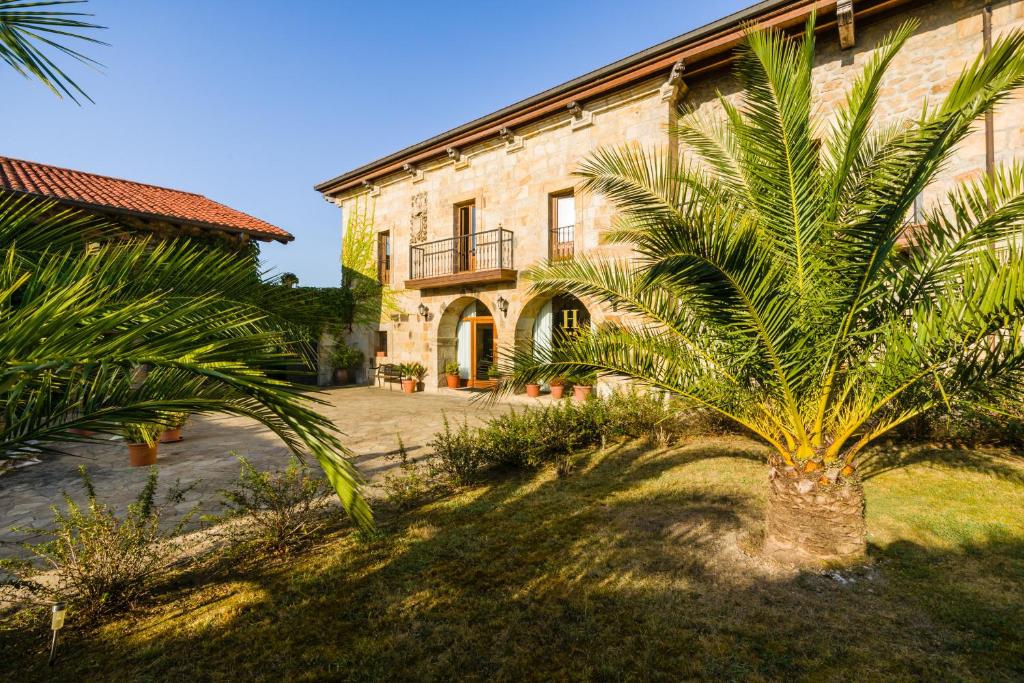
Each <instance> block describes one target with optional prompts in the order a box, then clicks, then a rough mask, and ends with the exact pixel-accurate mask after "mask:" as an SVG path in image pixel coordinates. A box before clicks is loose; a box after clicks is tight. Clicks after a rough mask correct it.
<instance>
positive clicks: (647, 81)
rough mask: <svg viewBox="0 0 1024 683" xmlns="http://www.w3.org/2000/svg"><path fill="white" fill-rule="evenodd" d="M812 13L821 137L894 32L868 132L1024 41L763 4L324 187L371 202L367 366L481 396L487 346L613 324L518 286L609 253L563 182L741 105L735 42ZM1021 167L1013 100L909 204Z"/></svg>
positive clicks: (969, 7)
mask: <svg viewBox="0 0 1024 683" xmlns="http://www.w3.org/2000/svg"><path fill="white" fill-rule="evenodd" d="M812 11H816V12H817V16H818V21H817V26H818V53H817V66H816V68H815V83H814V88H815V96H816V98H817V102H816V105H817V109H818V114H819V116H820V118H821V119H822V120H823V121H826V122H827V121H828V120H829V117H830V115H831V112H832V111H833V109H834V108H835V107H836V105H838V104H839V103H841V101H842V98H843V96H844V93H845V92H846V89H847V87H848V86H849V85H850V84H851V82H852V81H853V79H854V78H855V77H856V75H857V74H859V73H860V70H861V67H862V65H863V63H864V62H865V61H866V60H867V59H868V58H869V57H870V56H871V53H872V49H873V46H874V45H875V44H876V43H877V42H878V41H879V40H880V39H881V38H882V37H883V36H884V35H885V34H886V33H888V32H889V31H891V30H892V29H894V28H895V27H897V26H898V25H899V24H900V23H902V22H903V21H906V20H907V19H911V18H914V19H916V20H917V21H918V22H919V27H918V29H917V31H916V33H915V35H914V36H913V37H912V38H911V39H910V41H909V42H908V44H907V45H906V47H905V48H904V50H903V51H902V53H901V54H900V55H899V57H898V58H897V60H896V61H895V62H894V64H893V65H892V68H891V69H890V71H889V74H888V77H887V80H886V81H885V82H884V86H883V91H882V96H881V101H880V105H879V109H878V112H879V118H880V120H879V121H878V122H877V123H878V124H879V125H885V124H886V123H887V122H890V121H897V120H905V119H908V118H911V117H913V116H915V115H917V114H918V113H919V112H920V109H921V106H922V104H923V102H924V101H925V100H926V99H927V100H929V101H931V102H933V103H934V102H938V101H939V100H940V99H941V98H942V97H943V96H944V95H945V93H946V92H947V91H948V89H949V87H950V84H951V83H952V81H953V80H954V79H955V78H956V77H957V75H958V74H959V73H960V71H961V70H962V69H963V68H964V66H965V65H966V64H968V63H969V62H970V61H971V60H972V59H974V57H975V56H976V55H977V54H978V53H979V52H981V51H982V50H983V49H984V46H985V45H986V41H987V40H989V39H990V38H991V36H993V35H994V36H998V35H999V34H1000V32H1003V31H1005V30H1007V29H1009V28H1013V27H1018V26H1022V25H1024V18H1022V15H1024V1H1021V0H1012V1H1010V0H1003V1H1002V2H986V1H985V0H933V1H931V2H920V1H918V2H914V1H912V0H852V1H851V0H844V1H840V2H828V1H824V0H803V1H795V2H794V1H779V0H769V1H767V2H761V3H759V4H756V5H754V6H752V7H750V8H748V9H746V10H744V11H741V12H738V13H736V14H733V15H731V16H728V17H725V18H723V19H721V20H720V21H717V22H714V23H712V24H709V25H707V26H704V27H701V28H699V29H696V30H694V31H691V32H690V33H687V34H685V35H682V36H679V37H678V38H674V39H672V40H669V41H666V42H664V43H662V44H660V45H656V46H654V47H652V48H650V49H648V50H644V51H643V52H640V53H637V54H635V55H632V56H630V57H627V58H625V59H623V60H621V61H618V62H616V63H614V64H611V65H609V66H606V67H604V68H602V69H598V70H596V71H594V72H591V73H589V74H586V75H584V76H581V77H579V78H577V79H574V80H572V81H569V82H568V83H564V84H562V85H559V86H557V87H554V88H551V89H550V90H547V91H545V92H542V93H540V94H538V95H536V96H534V97H530V98H528V99H526V100H523V101H521V102H518V103H516V104H513V105H511V106H509V107H506V108H505V109H502V110H500V111H497V112H494V113H493V114H490V115H487V116H484V117H482V118H480V119H477V120H475V121H471V122H470V123H467V124H465V125H463V126H460V127H458V128H455V129H453V130H450V131H447V132H445V133H442V134H440V135H438V136H436V137H433V138H431V139H429V140H425V141H423V142H421V143H419V144H416V145H413V146H411V147H408V148H406V149H403V150H400V151H398V152H395V153H394V154H391V155H389V156H387V157H384V158H382V159H378V160H376V161H374V162H371V163H369V164H366V165H364V166H361V167H359V168H356V169H354V170H352V171H349V172H347V173H344V174H342V175H340V176H337V177H336V178H332V179H330V180H327V181H325V182H323V183H321V184H319V185H317V186H316V190H317V191H319V192H321V193H322V194H323V195H324V197H325V198H326V199H327V200H328V201H332V202H334V203H335V204H337V205H338V206H339V207H340V208H341V210H342V212H343V214H344V213H345V212H346V211H350V210H352V207H353V204H354V202H357V201H370V202H372V203H373V205H374V212H375V214H374V215H375V221H374V229H375V230H376V231H377V239H378V249H377V254H378V270H379V273H380V276H381V278H382V279H385V280H387V281H388V282H390V284H391V286H392V287H393V288H394V289H395V290H396V293H397V299H398V302H399V308H400V310H399V311H398V312H394V313H391V314H389V315H385V316H382V322H381V323H380V325H379V326H378V327H377V328H376V329H368V330H356V331H355V332H354V333H353V336H352V339H351V340H350V341H351V342H352V343H355V344H357V345H359V346H361V347H362V348H363V349H364V350H365V351H367V352H369V353H368V356H371V357H372V356H373V355H374V354H373V351H382V352H384V354H385V357H386V358H387V359H388V361H389V362H411V361H418V362H420V363H423V364H424V365H425V366H426V367H427V368H428V370H429V375H428V378H427V381H426V386H427V387H428V389H432V388H436V387H438V386H442V385H444V378H443V377H442V368H443V366H444V364H445V362H446V361H450V360H457V361H458V362H459V365H460V373H461V376H462V378H463V380H464V383H466V384H467V385H470V386H473V385H486V384H487V367H488V364H489V363H490V361H491V359H492V358H493V357H494V354H495V353H496V349H497V348H499V347H502V348H504V347H508V346H511V345H513V344H517V343H519V344H521V343H526V342H530V341H540V342H543V341H544V340H545V339H549V338H550V336H551V335H552V332H553V330H554V329H555V328H556V327H558V326H567V327H571V326H573V325H579V324H586V322H587V321H588V320H591V321H595V322H600V321H601V320H603V319H606V318H607V317H608V316H609V315H613V313H612V312H610V311H604V310H601V309H600V308H599V307H597V306H594V305H593V304H592V302H587V301H583V302H580V301H576V300H575V299H573V298H572V297H568V296H565V295H562V296H559V295H555V296H551V295H545V296H536V295H534V294H532V293H531V292H530V286H529V283H527V282H525V281H524V280H523V279H522V278H521V277H520V273H521V272H522V271H523V270H524V269H526V268H528V267H530V266H531V265H533V264H535V263H537V262H539V261H541V260H543V259H547V258H562V257H565V256H570V255H572V254H574V253H584V252H585V253H601V254H605V255H613V254H615V252H616V250H620V249H623V247H622V246H616V245H609V244H603V243H602V240H601V233H602V231H603V230H604V229H605V228H607V227H608V226H609V225H610V223H611V221H612V218H613V216H612V210H611V208H610V207H609V205H608V204H607V203H606V202H605V201H604V200H603V199H602V198H601V197H598V196H593V195H581V194H580V193H579V192H577V191H575V186H576V185H577V180H576V179H575V178H574V177H573V171H574V170H575V169H576V168H577V166H578V164H579V163H580V161H581V160H583V159H584V158H585V157H586V156H587V155H589V154H590V153H591V152H593V151H594V150H596V149H598V148H600V147H603V146H616V145H624V144H637V145H642V146H646V147H654V146H671V145H673V144H674V143H673V140H672V137H671V133H670V131H669V127H668V124H669V122H670V120H672V118H673V116H674V113H675V112H676V111H677V108H678V107H679V106H680V105H685V106H686V107H688V108H692V109H695V110H697V111H698V112H704V113H707V114H708V115H712V116H713V115H716V114H718V111H717V110H718V109H720V105H719V104H718V102H717V97H716V93H717V92H721V93H723V94H724V95H726V96H727V97H729V96H735V95H737V94H738V93H737V86H736V85H735V83H734V82H733V80H732V79H731V77H730V71H729V67H730V64H731V61H732V54H733V50H734V48H735V47H736V45H737V44H738V43H739V42H740V41H741V39H742V37H743V33H744V27H746V26H748V25H750V24H752V23H753V24H759V25H761V26H775V27H781V28H785V29H794V30H798V29H799V28H801V27H802V25H803V23H804V22H805V21H806V20H807V18H808V16H809V14H810V13H811V12H812ZM1022 152H1024V101H1021V100H1020V99H1015V100H1013V101H1011V102H1008V103H1006V104H1004V105H1003V106H1002V107H1001V108H1000V109H998V110H997V112H996V114H995V115H994V116H993V117H991V118H990V120H988V121H986V122H985V123H984V124H983V125H980V126H979V128H978V129H977V131H976V132H975V133H974V134H973V135H972V136H971V137H970V138H969V139H968V140H967V141H966V142H965V143H964V144H963V145H962V146H961V148H960V149H959V152H958V155H957V157H956V159H955V161H954V163H953V164H951V165H950V166H949V167H947V168H946V169H945V170H944V172H943V174H942V175H941V177H940V178H939V179H938V180H937V181H936V182H935V183H934V184H933V186H932V187H930V188H929V190H928V191H927V192H926V193H925V195H924V196H923V197H922V198H921V202H920V203H919V205H926V204H927V203H928V202H931V201H935V200H936V198H938V197H940V196H941V195H942V194H943V193H944V191H945V190H946V189H947V188H948V185H949V184H950V183H951V182H955V181H961V180H965V179H969V178H972V177H976V176H979V175H981V174H984V173H985V172H986V170H987V169H991V168H993V167H994V166H995V165H996V164H999V163H1003V162H1006V161H1010V160H1012V159H1014V158H1017V157H1018V156H1019V155H1020V154H1021V153H1022Z"/></svg>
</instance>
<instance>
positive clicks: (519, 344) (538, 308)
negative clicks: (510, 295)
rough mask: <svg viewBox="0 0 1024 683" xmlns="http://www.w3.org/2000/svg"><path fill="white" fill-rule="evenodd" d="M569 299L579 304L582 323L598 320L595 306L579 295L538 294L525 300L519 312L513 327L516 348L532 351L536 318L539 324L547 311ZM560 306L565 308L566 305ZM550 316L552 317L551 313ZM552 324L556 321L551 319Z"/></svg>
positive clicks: (535, 332) (546, 314)
mask: <svg viewBox="0 0 1024 683" xmlns="http://www.w3.org/2000/svg"><path fill="white" fill-rule="evenodd" d="M560 300H561V302H560ZM569 300H572V301H574V302H576V303H578V304H579V307H580V309H581V314H580V316H579V317H580V322H581V323H582V324H586V323H596V322H600V318H601V316H600V312H599V311H598V309H597V307H596V306H594V305H593V304H591V303H589V302H587V301H585V300H583V299H580V298H579V297H576V296H573V295H572V294H566V293H551V294H539V295H537V296H535V297H534V298H533V299H531V300H530V301H528V302H526V305H525V306H523V308H522V310H520V312H519V317H518V318H517V320H516V328H515V345H516V350H517V351H525V350H528V349H529V350H531V351H532V349H533V345H534V340H535V337H536V335H537V332H538V330H537V325H538V320H540V321H541V322H540V324H543V320H544V318H545V317H547V316H548V311H550V310H552V309H554V308H556V307H557V306H558V304H559V303H565V304H568V303H570V302H569ZM562 308H566V306H563V307H562ZM552 317H554V314H553V313H552ZM552 324H553V325H554V324H556V321H554V320H552Z"/></svg>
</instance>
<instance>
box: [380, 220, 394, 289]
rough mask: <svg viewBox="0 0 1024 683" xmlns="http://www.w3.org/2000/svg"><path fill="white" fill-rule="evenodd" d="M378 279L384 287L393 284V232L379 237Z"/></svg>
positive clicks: (383, 233) (381, 234) (386, 232)
mask: <svg viewBox="0 0 1024 683" xmlns="http://www.w3.org/2000/svg"><path fill="white" fill-rule="evenodd" d="M377 279H378V280H380V283H381V284H382V285H387V284H390V283H391V232H390V231H385V232H382V233H378V235H377Z"/></svg>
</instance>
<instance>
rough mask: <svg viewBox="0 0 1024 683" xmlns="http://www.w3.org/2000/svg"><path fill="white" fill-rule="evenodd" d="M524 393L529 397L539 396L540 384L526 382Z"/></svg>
mask: <svg viewBox="0 0 1024 683" xmlns="http://www.w3.org/2000/svg"><path fill="white" fill-rule="evenodd" d="M526 395H527V396H529V397H530V398H537V397H538V396H540V385H539V384H527V385H526Z"/></svg>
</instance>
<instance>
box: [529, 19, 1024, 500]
mask: <svg viewBox="0 0 1024 683" xmlns="http://www.w3.org/2000/svg"><path fill="white" fill-rule="evenodd" d="M915 28H916V25H915V24H914V23H912V22H911V23H906V24H904V25H902V26H901V27H899V28H898V29H896V30H895V31H894V32H893V33H891V34H890V35H889V36H887V37H886V38H885V39H884V40H883V41H882V43H881V44H880V45H879V46H878V47H877V49H876V50H875V51H874V52H873V54H872V56H871V57H870V59H869V60H868V61H867V63H866V64H865V66H864V69H863V71H862V73H861V74H860V76H859V77H858V78H857V80H856V81H855V83H854V84H853V85H852V87H851V89H850V90H849V92H848V93H847V96H846V101H845V104H844V105H843V106H841V107H840V108H839V109H838V112H837V115H836V116H835V118H834V120H833V122H832V123H830V124H823V123H822V122H820V121H818V120H816V118H815V117H814V115H813V112H814V104H813V98H812V88H811V77H812V69H813V64H814V43H815V40H814V20H813V19H812V20H811V21H810V22H809V23H808V25H807V27H806V30H805V32H804V34H803V36H802V38H800V39H790V38H788V37H787V36H785V35H783V34H782V33H780V32H778V31H757V32H752V33H750V34H749V35H748V36H747V40H746V42H745V44H744V45H743V47H742V48H741V49H740V51H739V54H738V60H737V66H736V74H737V76H738V78H739V80H740V82H741V84H742V86H743V91H742V97H741V99H740V101H739V102H738V103H734V102H732V101H730V100H727V99H726V98H724V97H721V96H720V97H719V104H720V107H721V110H722V112H723V113H722V116H721V118H720V119H711V118H709V117H708V116H706V115H704V116H699V115H697V114H694V113H688V114H686V115H685V116H683V117H682V118H681V119H680V121H679V123H678V127H677V133H678V137H679V139H680V140H681V142H682V144H683V153H682V154H680V155H678V158H677V156H676V155H672V154H670V153H669V152H668V151H667V150H646V149H640V148H638V147H636V146H626V147H621V148H617V149H602V150H599V151H597V152H595V153H594V154H593V155H591V156H590V157H589V158H588V159H587V160H586V162H585V163H584V164H583V165H582V167H581V168H580V169H579V171H578V175H579V177H580V178H581V179H582V185H583V188H584V189H585V190H587V191H591V192H595V193H599V194H601V195H603V196H605V197H607V198H608V199H609V200H610V201H611V202H612V203H613V204H614V206H615V207H616V208H617V209H618V212H619V218H618V220H617V221H616V224H615V225H614V226H613V227H612V228H611V229H610V230H609V231H608V234H607V238H608V239H609V240H611V241H612V242H617V243H625V244H629V245H632V246H633V248H634V249H635V256H634V257H632V258H625V259H603V258H599V257H595V256H590V255H583V256H581V257H578V258H576V259H575V260H573V261H570V262H559V263H548V264H543V265H540V266H538V267H535V268H533V269H531V271H530V272H529V273H528V277H529V278H530V279H531V280H532V281H533V286H534V288H535V289H536V290H538V291H545V292H556V291H557V292H570V293H572V294H575V295H576V296H578V297H581V298H583V299H585V300H589V301H591V302H595V303H601V304H604V305H606V306H608V307H609V308H612V309H614V310H615V311H617V315H616V316H615V318H614V320H613V322H609V323H607V324H605V325H603V326H600V327H599V328H597V329H595V330H593V331H591V330H583V331H581V332H580V333H579V334H577V335H575V336H573V337H572V338H570V339H564V340H561V341H560V343H557V344H553V345H552V347H551V348H549V349H545V350H543V352H542V353H540V354H538V355H537V357H536V358H535V357H534V356H533V355H531V354H529V353H518V354H515V358H513V359H512V360H513V363H512V364H510V366H511V365H513V364H514V371H515V382H514V383H512V384H511V385H510V386H522V385H524V384H525V383H527V382H531V381H540V380H545V379H550V378H552V377H558V376H566V375H570V374H574V373H578V372H579V371H581V370H594V371H598V372H600V373H603V374H609V375H618V376H624V377H628V378H632V379H634V380H638V381H640V382H644V383H647V384H649V385H652V386H656V387H660V388H662V389H665V390H668V391H671V392H672V393H674V394H677V395H679V396H683V397H686V398H687V399H689V400H691V401H695V402H697V403H698V404H700V405H703V406H705V407H706V408H708V409H711V410H714V411H716V412H718V413H720V414H722V415H724V416H727V417H729V418H731V419H732V420H735V421H736V422H738V423H739V424H741V425H743V426H744V427H746V428H748V429H750V430H751V431H753V432H755V433H756V434H758V435H760V437H761V438H763V439H764V440H765V441H766V442H768V443H769V444H771V445H772V446H773V447H774V449H775V451H776V453H777V457H778V458H779V460H780V461H781V462H782V463H785V464H786V465H788V466H798V467H800V468H803V469H804V470H805V471H812V470H815V469H822V468H824V469H823V471H824V472H826V476H828V477H829V478H831V479H832V480H833V481H834V480H836V479H837V478H839V477H841V476H845V475H846V474H848V473H850V472H851V471H852V470H853V469H854V467H855V466H856V464H857V461H858V456H859V455H860V454H861V453H862V452H863V450H864V447H865V446H867V445H868V444H869V443H871V442H872V441H873V440H875V439H877V438H878V437H879V436H881V435H883V434H885V433H886V432H888V431H889V430H891V429H893V428H894V427H896V426H898V425H900V424H901V423H904V422H906V421H907V420H910V419H912V418H914V417H915V416H917V415H920V414H922V413H924V412H926V411H929V410H931V409H933V408H936V407H948V406H953V405H955V404H964V405H984V404H986V403H987V402H991V401H995V400H997V399H1005V398H1007V397H1012V398H1015V399H1019V398H1020V392H1021V389H1020V387H1021V386H1024V385H1022V379H1024V372H1022V368H1024V346H1022V342H1021V338H1022V333H1024V329H1022V327H1024V259H1022V254H1021V250H1022V248H1024V245H1022V241H1021V227H1022V221H1024V164H1021V163H1017V164H1012V165H1010V166H1008V167H1005V168H1001V169H999V170H998V172H997V173H995V175H994V177H992V178H991V179H982V180H977V181H973V182H970V183H966V184H963V185H960V186H959V187H956V188H955V189H953V190H952V191H950V192H949V193H948V194H947V195H946V196H945V198H943V200H942V201H939V202H936V203H935V204H934V206H933V207H932V208H931V210H930V211H928V212H927V214H926V216H925V218H924V224H923V225H920V226H908V225H907V224H906V216H907V215H908V211H909V209H910V208H911V207H912V205H913V202H914V200H915V198H916V197H918V196H919V195H920V194H921V193H922V192H923V191H924V190H925V188H926V187H928V185H929V184H930V183H931V182H932V181H933V180H934V179H935V178H936V176H937V174H938V173H939V172H940V171H941V170H942V169H943V168H944V167H945V165H946V164H947V162H948V161H949V160H950V158H951V155H952V154H953V153H954V151H955V150H956V148H957V146H958V145H959V144H960V143H961V142H962V141H963V140H964V139H965V138H966V137H967V135H968V134H969V133H970V132H971V131H972V130H973V128H974V126H975V124H976V122H977V121H978V120H979V118H980V117H982V116H983V115H984V114H985V113H986V112H989V111H992V110H993V109H994V108H995V107H996V106H997V105H998V104H999V103H1000V102H1002V101H1004V100H1005V99H1006V98H1007V97H1009V96H1010V95H1011V94H1012V93H1014V92H1015V91H1016V90H1017V89H1018V88H1019V87H1020V86H1021V85H1022V84H1024V35H1022V34H1021V33H1020V32H1019V31H1014V32H1010V33H1008V34H1006V35H1005V36H1004V37H1002V38H1001V39H999V40H997V41H996V42H995V43H994V45H993V46H992V50H991V52H990V53H989V54H988V55H987V56H986V55H981V56H979V57H978V58H977V59H975V60H974V61H973V62H971V63H969V64H968V65H966V67H965V68H964V70H963V72H962V73H961V74H960V76H959V77H958V78H957V79H956V81H955V82H954V83H953V85H952V87H951V89H950V91H949V94H948V95H947V96H946V98H945V99H944V101H942V102H941V103H939V104H937V105H931V104H926V105H925V106H924V108H923V110H922V113H921V115H920V116H919V117H918V118H917V119H915V120H912V121H907V122H901V123H900V124H899V125H889V126H882V125H879V124H878V122H877V120H876V116H875V107H876V104H877V102H878V97H879V91H880V86H881V83H882V80H883V77H884V75H885V73H886V70H887V68H888V67H889V65H890V64H891V63H892V60H893V59H894V57H895V56H896V54H897V53H898V52H899V50H900V48H901V47H902V46H903V45H904V43H905V42H906V41H907V39H908V38H909V37H910V35H911V34H912V33H913V32H914V30H915ZM819 136H823V137H824V140H823V142H821V143H819V141H818V140H819Z"/></svg>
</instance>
